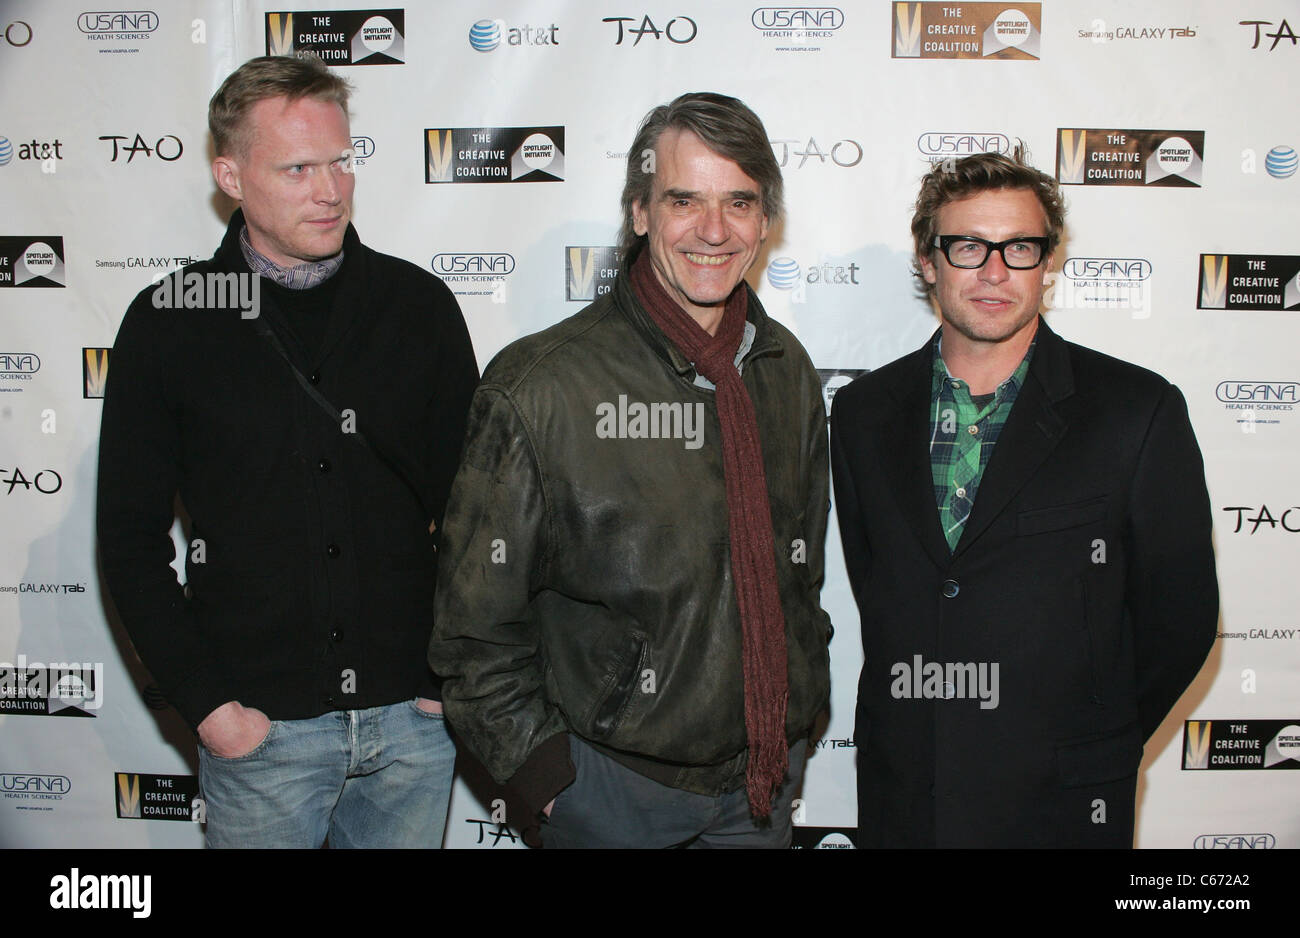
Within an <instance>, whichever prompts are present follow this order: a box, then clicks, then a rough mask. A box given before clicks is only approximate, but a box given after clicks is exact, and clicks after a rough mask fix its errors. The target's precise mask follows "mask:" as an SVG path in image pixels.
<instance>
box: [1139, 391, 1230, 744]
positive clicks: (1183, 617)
mask: <svg viewBox="0 0 1300 938" xmlns="http://www.w3.org/2000/svg"><path fill="white" fill-rule="evenodd" d="M1128 509H1129V527H1128V531H1127V537H1128V544H1127V554H1128V577H1127V587H1126V589H1127V595H1126V603H1127V606H1128V611H1129V615H1130V617H1131V620H1132V623H1133V630H1134V640H1135V650H1136V662H1137V685H1138V718H1139V720H1140V722H1141V728H1142V733H1143V739H1146V738H1148V737H1149V736H1150V735H1151V734H1152V733H1154V732H1155V730H1156V728H1157V727H1158V726H1159V725H1160V723H1161V721H1162V720H1163V719H1164V718H1165V715H1166V714H1168V713H1169V710H1170V709H1171V708H1172V707H1173V705H1174V704H1175V703H1176V702H1177V700H1178V698H1179V697H1180V696H1181V695H1182V693H1183V691H1184V690H1186V689H1187V686H1188V685H1189V684H1190V683H1191V682H1192V680H1193V679H1194V678H1195V677H1196V674H1197V672H1198V671H1200V669H1201V665H1202V664H1203V663H1204V661H1205V657H1206V655H1208V654H1209V651H1210V648H1211V646H1212V645H1213V644H1214V637H1215V632H1216V629H1217V625H1218V620H1219V587H1218V582H1217V580H1216V578H1215V565H1214V549H1213V546H1212V543H1211V537H1210V529H1211V514H1210V498H1209V494H1208V492H1207V491H1206V487H1205V467H1204V464H1203V463H1202V460H1201V451H1200V448H1199V447H1198V446H1197V444H1196V436H1195V435H1194V434H1193V432H1192V425H1191V422H1190V420H1189V419H1188V415H1187V404H1186V403H1185V402H1184V400H1183V396H1182V394H1181V393H1179V391H1178V389H1177V388H1176V387H1174V386H1173V385H1168V386H1166V388H1165V391H1164V394H1163V396H1162V397H1161V399H1160V402H1159V404H1158V405H1157V407H1156V411H1155V415H1154V416H1153V417H1152V420H1151V425H1150V427H1149V428H1148V430H1147V436H1146V439H1145V441H1144V442H1143V444H1142V451H1141V453H1140V455H1139V456H1138V461H1137V468H1136V472H1135V475H1134V480H1133V487H1132V489H1131V495H1130V503H1129V506H1128Z"/></svg>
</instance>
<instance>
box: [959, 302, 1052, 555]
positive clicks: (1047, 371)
mask: <svg viewBox="0 0 1300 938" xmlns="http://www.w3.org/2000/svg"><path fill="white" fill-rule="evenodd" d="M1073 393H1074V376H1073V373H1072V371H1071V369H1070V355H1069V351H1068V349H1067V348H1066V346H1065V342H1064V340H1063V339H1061V338H1060V336H1058V335H1057V334H1056V333H1054V332H1053V331H1052V330H1051V329H1049V328H1048V327H1047V323H1046V322H1044V321H1043V320H1042V319H1041V318H1040V319H1039V321H1038V344H1037V345H1036V346H1035V348H1034V357H1033V359H1031V360H1030V362H1029V373H1028V375H1027V376H1026V378H1025V385H1024V387H1022V388H1021V389H1020V393H1019V395H1017V397H1016V402H1015V404H1014V405H1013V406H1012V408H1011V414H1010V416H1009V417H1007V422H1006V425H1005V426H1004V427H1003V428H1002V433H1001V435H1000V436H999V437H998V442H997V445H996V446H994V448H993V454H992V455H991V456H990V457H989V464H988V466H987V467H986V468H985V470H984V477H983V478H982V479H981V480H980V487H979V493H978V494H977V495H976V496H975V507H974V508H972V509H971V515H970V519H969V520H968V521H967V522H966V530H965V531H963V532H962V536H961V540H959V541H958V542H957V548H956V550H954V551H953V556H954V557H956V556H958V555H960V554H962V553H963V552H965V551H966V550H967V549H968V548H969V547H970V546H971V545H972V544H973V543H975V541H977V540H978V539H979V537H980V535H981V534H983V533H984V531H985V530H987V529H988V527H989V525H990V524H992V523H993V521H994V520H995V519H996V518H997V517H998V516H999V515H1001V514H1002V512H1003V510H1004V509H1005V508H1006V507H1007V503H1008V502H1010V501H1011V499H1012V498H1014V497H1015V496H1016V493H1017V492H1019V491H1020V489H1021V488H1022V487H1023V486H1024V484H1025V483H1026V482H1028V481H1029V479H1030V478H1032V477H1033V475H1034V473H1035V472H1037V471H1038V468H1039V467H1040V466H1041V465H1042V464H1043V461H1044V460H1045V459H1046V458H1047V457H1048V455H1049V454H1050V453H1051V452H1052V450H1053V449H1055V448H1056V445H1057V443H1059V442H1060V440H1061V438H1062V437H1063V436H1064V435H1065V431H1066V428H1067V426H1068V424H1067V422H1066V421H1065V419H1064V418H1063V417H1062V416H1061V415H1060V413H1059V411H1058V410H1057V408H1056V404H1057V402H1059V401H1060V400H1062V399H1063V398H1066V397H1068V396H1070V395H1071V394H1073Z"/></svg>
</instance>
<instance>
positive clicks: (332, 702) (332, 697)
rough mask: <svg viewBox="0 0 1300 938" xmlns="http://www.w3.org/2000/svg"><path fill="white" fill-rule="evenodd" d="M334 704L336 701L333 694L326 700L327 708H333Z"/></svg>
mask: <svg viewBox="0 0 1300 938" xmlns="http://www.w3.org/2000/svg"><path fill="white" fill-rule="evenodd" d="M334 702H335V701H334V695H333V694H330V695H329V696H328V697H326V698H325V706H327V707H332V706H334Z"/></svg>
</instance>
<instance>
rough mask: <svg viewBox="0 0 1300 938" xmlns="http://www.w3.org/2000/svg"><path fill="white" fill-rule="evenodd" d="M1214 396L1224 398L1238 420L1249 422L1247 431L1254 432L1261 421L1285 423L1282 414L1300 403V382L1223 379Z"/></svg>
mask: <svg viewBox="0 0 1300 938" xmlns="http://www.w3.org/2000/svg"><path fill="white" fill-rule="evenodd" d="M1214 396H1215V397H1217V398H1218V399H1219V400H1220V401H1222V402H1223V409H1224V410H1226V411H1228V413H1230V414H1232V415H1233V417H1234V418H1235V419H1236V421H1237V423H1240V424H1244V425H1245V426H1244V427H1243V429H1244V430H1245V432H1247V433H1252V432H1254V428H1255V427H1256V426H1257V425H1259V424H1264V425H1270V424H1279V423H1281V422H1282V421H1281V420H1280V419H1278V417H1279V415H1280V414H1285V413H1291V412H1292V411H1294V410H1295V409H1296V404H1297V403H1300V382H1297V381H1220V382H1219V383H1218V385H1216V386H1215V388H1214Z"/></svg>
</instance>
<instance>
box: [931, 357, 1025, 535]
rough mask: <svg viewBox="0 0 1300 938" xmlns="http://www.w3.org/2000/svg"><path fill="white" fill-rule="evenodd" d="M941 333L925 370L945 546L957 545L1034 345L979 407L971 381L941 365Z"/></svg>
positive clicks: (1023, 377)
mask: <svg viewBox="0 0 1300 938" xmlns="http://www.w3.org/2000/svg"><path fill="white" fill-rule="evenodd" d="M942 340H943V335H942V332H941V333H940V335H938V336H937V337H936V338H935V341H934V365H933V367H932V369H931V372H930V375H931V380H930V403H931V404H932V405H933V417H932V418H931V420H930V471H931V473H932V475H933V478H934V498H935V502H936V503H937V504H938V506H939V522H940V523H941V524H942V525H943V535H944V537H945V538H946V539H947V541H948V549H949V550H952V549H955V548H956V547H957V542H958V541H959V540H961V532H962V531H963V530H964V529H965V527H966V521H967V519H968V518H970V513H971V509H972V508H973V507H974V506H975V493H976V492H977V491H978V490H979V484H980V479H982V478H983V476H984V468H985V467H986V466H987V465H988V464H989V456H990V455H992V453H993V446H994V444H995V443H997V441H998V436H999V435H1000V434H1001V433H1002V426H1003V425H1004V424H1005V423H1006V422H1007V417H1008V416H1009V415H1010V413H1011V405H1012V404H1014V403H1015V402H1016V395H1017V394H1019V393H1020V388H1021V386H1022V385H1023V384H1024V382H1025V374H1026V373H1027V372H1028V371H1029V360H1030V358H1032V357H1033V354H1034V345H1036V344H1037V342H1038V339H1037V337H1035V339H1034V342H1033V343H1031V344H1030V346H1029V351H1028V352H1026V353H1025V357H1024V358H1023V359H1022V360H1021V362H1020V364H1019V366H1017V368H1016V370H1015V371H1014V372H1013V373H1012V375H1011V377H1009V378H1007V380H1005V381H1003V382H1002V383H1001V384H999V385H998V387H997V390H996V391H994V393H993V399H992V400H990V401H988V402H986V403H985V404H984V406H982V407H981V406H979V405H978V404H976V403H975V402H974V401H973V400H972V399H971V393H970V385H969V384H968V383H966V382H965V381H961V380H959V379H957V378H954V377H953V376H952V375H951V374H950V373H949V371H948V366H947V365H946V364H944V361H943V355H942Z"/></svg>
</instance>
